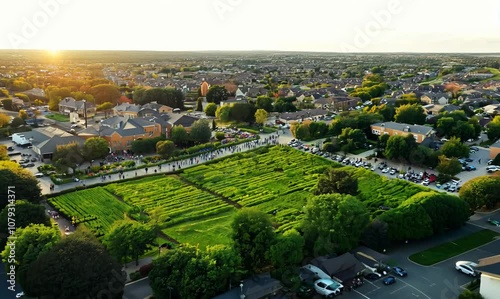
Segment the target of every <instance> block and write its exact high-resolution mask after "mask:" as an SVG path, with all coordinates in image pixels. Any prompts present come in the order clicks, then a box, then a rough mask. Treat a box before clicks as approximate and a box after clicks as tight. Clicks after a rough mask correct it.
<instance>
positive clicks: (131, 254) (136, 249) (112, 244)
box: [103, 220, 156, 265]
mask: <svg viewBox="0 0 500 299" xmlns="http://www.w3.org/2000/svg"><path fill="white" fill-rule="evenodd" d="M155 241H156V231H155V229H154V228H153V227H151V226H149V225H147V224H143V223H139V222H135V221H130V220H119V221H116V222H115V223H113V225H112V226H111V228H110V229H109V231H108V233H107V234H106V235H105V236H104V241H103V243H104V245H105V246H106V248H107V249H108V251H109V253H110V254H111V255H112V256H114V257H115V258H116V259H117V260H118V261H119V262H122V263H123V262H125V261H126V260H127V259H128V258H133V259H135V262H136V265H139V257H140V256H141V255H142V254H144V253H145V252H146V251H147V250H148V249H149V248H150V247H151V245H153V244H154V243H155Z"/></svg>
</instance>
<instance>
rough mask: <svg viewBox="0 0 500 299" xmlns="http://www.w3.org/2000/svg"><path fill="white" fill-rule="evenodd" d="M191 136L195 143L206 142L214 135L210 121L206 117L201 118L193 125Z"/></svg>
mask: <svg viewBox="0 0 500 299" xmlns="http://www.w3.org/2000/svg"><path fill="white" fill-rule="evenodd" d="M189 136H190V137H191V139H192V140H193V141H194V143H205V142H208V141H209V140H210V138H211V137H212V131H211V130H210V123H209V122H208V120H206V119H200V120H197V121H195V122H194V123H193V125H192V126H191V131H190V132H189Z"/></svg>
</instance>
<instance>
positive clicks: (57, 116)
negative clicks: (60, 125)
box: [45, 113, 69, 122]
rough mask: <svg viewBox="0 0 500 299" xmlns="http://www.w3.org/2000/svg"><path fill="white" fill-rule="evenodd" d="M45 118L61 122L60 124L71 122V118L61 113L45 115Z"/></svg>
mask: <svg viewBox="0 0 500 299" xmlns="http://www.w3.org/2000/svg"><path fill="white" fill-rule="evenodd" d="M45 117H46V118H48V119H52V120H55V121H60V122H68V121H69V116H66V115H63V114H59V113H51V114H47V115H45Z"/></svg>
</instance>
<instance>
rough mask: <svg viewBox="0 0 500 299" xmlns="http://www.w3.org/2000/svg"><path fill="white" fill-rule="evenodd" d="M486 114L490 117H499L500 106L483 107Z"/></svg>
mask: <svg viewBox="0 0 500 299" xmlns="http://www.w3.org/2000/svg"><path fill="white" fill-rule="evenodd" d="M483 111H484V113H487V114H489V115H492V116H493V115H499V114H500V104H491V105H486V106H484V107H483Z"/></svg>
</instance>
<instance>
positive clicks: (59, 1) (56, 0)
mask: <svg viewBox="0 0 500 299" xmlns="http://www.w3.org/2000/svg"><path fill="white" fill-rule="evenodd" d="M68 2H69V0H39V1H38V6H39V9H38V10H37V11H35V12H34V13H33V14H32V15H31V16H30V17H26V16H25V17H23V18H22V19H21V21H22V25H21V28H19V29H18V31H16V32H9V33H8V38H9V42H10V45H11V46H12V48H13V49H19V48H20V46H23V45H26V44H28V43H29V40H30V39H32V38H34V37H35V36H37V34H38V32H39V31H40V30H41V29H42V28H43V27H45V26H47V24H49V22H50V19H51V18H53V17H55V16H56V15H57V14H58V13H59V11H60V8H61V5H64V4H66V3H68Z"/></svg>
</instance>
